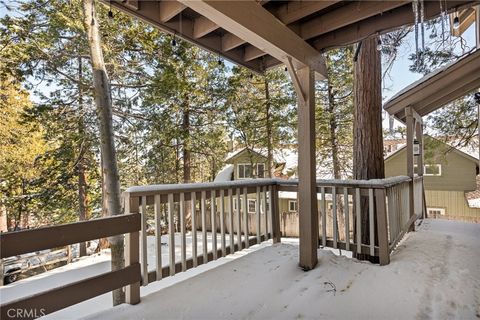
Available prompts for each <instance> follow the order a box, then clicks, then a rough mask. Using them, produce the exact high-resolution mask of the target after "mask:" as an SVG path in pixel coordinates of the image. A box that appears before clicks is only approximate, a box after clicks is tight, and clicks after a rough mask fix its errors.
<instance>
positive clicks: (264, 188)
mask: <svg viewBox="0 0 480 320" xmlns="http://www.w3.org/2000/svg"><path fill="white" fill-rule="evenodd" d="M262 190H263V203H262V206H263V214H264V215H265V240H266V239H269V237H268V214H267V186H264V187H263V188H262Z"/></svg>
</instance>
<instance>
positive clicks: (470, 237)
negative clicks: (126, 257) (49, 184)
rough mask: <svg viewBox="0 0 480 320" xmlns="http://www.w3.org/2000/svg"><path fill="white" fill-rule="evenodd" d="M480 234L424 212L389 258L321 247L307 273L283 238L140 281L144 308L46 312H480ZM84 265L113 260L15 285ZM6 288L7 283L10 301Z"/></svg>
mask: <svg viewBox="0 0 480 320" xmlns="http://www.w3.org/2000/svg"><path fill="white" fill-rule="evenodd" d="M479 241H480V224H468V223H462V222H455V221H443V220H425V221H424V222H423V223H422V224H421V225H420V226H419V227H418V229H417V232H414V233H410V234H408V235H407V237H406V238H405V239H404V240H403V241H402V242H401V243H400V245H399V246H398V249H397V251H396V252H395V253H394V254H393V256H392V259H391V263H390V265H388V266H383V267H380V266H377V265H373V264H370V263H368V262H359V261H356V260H354V259H350V258H347V257H345V256H338V255H335V254H333V253H332V252H331V251H326V250H319V251H318V255H319V260H320V261H319V265H318V266H317V268H315V269H314V270H312V271H309V272H304V271H302V270H301V269H299V268H298V267H297V264H298V244H297V241H296V240H289V239H282V243H281V244H276V245H272V244H271V243H270V242H266V243H263V244H261V245H257V246H253V247H251V248H250V249H248V250H244V251H242V252H238V253H236V254H234V255H231V256H228V257H226V258H221V259H219V260H217V261H214V262H211V263H208V264H207V265H203V266H200V267H198V268H194V269H191V270H188V271H187V272H184V273H179V274H178V275H176V276H174V277H169V278H166V279H164V280H162V281H159V282H154V283H151V284H149V285H148V286H147V287H142V289H141V295H142V301H141V303H140V304H138V305H136V306H130V305H121V306H117V307H115V308H111V307H110V305H111V296H110V294H105V295H102V296H99V297H97V298H94V299H91V300H89V301H85V302H82V303H80V304H77V305H75V306H72V307H70V308H67V309H64V310H61V311H59V312H56V313H53V314H51V315H48V316H47V317H46V318H50V319H78V318H82V317H84V318H85V319H89V320H94V319H98V320H104V319H105V320H109V319H129V320H130V319H158V318H163V319H178V318H184V319H225V318H227V319H245V318H248V319H265V318H275V319H294V318H295V319H297V318H298V319H301V318H305V319H318V318H321V319H323V318H325V319H328V318H332V319H351V318H355V319H455V318H457V319H474V318H478V317H480V273H479V270H480V245H479ZM177 243H178V242H177ZM149 247H151V246H149ZM199 252H201V251H199ZM247 253H248V254H247ZM162 256H163V255H162ZM97 257H98V259H105V255H103V256H102V255H100V256H97ZM92 258H95V257H90V258H88V259H92ZM95 259H96V258H95ZM165 261H167V259H166V258H165V259H164V263H165ZM85 263H86V262H83V261H81V262H79V264H85ZM72 265H74V264H72ZM72 265H70V266H65V267H64V268H68V267H69V268H73V267H72ZM102 266H103V267H102ZM86 268H93V269H95V270H94V271H95V272H105V271H106V270H108V269H109V263H108V261H106V259H105V261H103V262H102V261H98V263H96V264H95V265H93V266H91V265H90V266H82V267H76V268H74V269H71V270H70V271H68V270H67V271H66V272H60V270H59V269H56V270H55V272H49V274H48V275H45V274H43V275H39V276H37V277H32V278H30V279H27V280H28V281H27V282H25V281H22V282H19V283H18V284H17V286H18V285H21V287H19V288H18V289H17V294H19V292H20V291H23V292H24V293H25V290H28V291H30V289H32V287H33V289H35V290H38V289H39V287H41V288H43V289H44V288H47V287H48V286H51V285H52V283H54V284H55V285H57V282H54V281H55V279H56V278H55V277H56V275H57V274H58V273H60V274H63V276H61V278H62V279H63V281H67V280H68V281H72V280H74V279H77V277H82V273H83V274H88V276H91V275H92V274H91V272H93V271H92V270H88V269H86ZM150 268H154V266H152V267H150ZM50 273H51V274H50ZM44 275H45V276H44ZM85 276H87V275H85ZM38 277H40V278H38ZM74 277H75V278H74ZM37 278H38V279H37ZM45 280H47V282H45ZM28 282H30V283H35V282H38V283H37V284H36V285H33V284H28ZM8 287H10V286H7V287H5V288H4V289H2V291H0V292H1V294H2V302H3V301H4V300H3V299H4V292H8V291H5V289H8ZM22 287H23V289H22ZM10 290H13V288H12V289H10ZM12 292H13V291H11V292H10V293H9V294H11V295H12ZM28 293H29V294H31V293H33V292H28Z"/></svg>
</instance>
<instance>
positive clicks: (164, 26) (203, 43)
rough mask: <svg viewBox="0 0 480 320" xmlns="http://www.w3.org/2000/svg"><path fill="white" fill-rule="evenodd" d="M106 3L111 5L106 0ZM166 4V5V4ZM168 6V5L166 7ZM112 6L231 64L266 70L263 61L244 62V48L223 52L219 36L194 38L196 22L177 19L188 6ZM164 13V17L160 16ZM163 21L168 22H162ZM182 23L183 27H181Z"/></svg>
mask: <svg viewBox="0 0 480 320" xmlns="http://www.w3.org/2000/svg"><path fill="white" fill-rule="evenodd" d="M104 2H105V3H107V4H109V2H107V1H106V0H105V1H104ZM164 2H165V3H164ZM165 4H166V5H165ZM111 5H112V6H113V7H115V8H117V9H119V10H121V11H123V12H126V13H128V14H130V15H132V16H136V17H138V18H139V19H141V20H143V21H145V22H147V23H149V24H151V25H154V26H156V27H158V28H159V29H161V30H163V31H165V32H168V33H170V34H176V35H177V36H178V37H181V38H183V39H185V40H186V41H189V42H191V43H193V44H195V45H197V46H199V47H201V48H203V49H205V50H208V51H210V52H212V53H215V54H218V55H221V56H223V57H224V58H225V59H227V60H230V61H231V62H234V63H237V64H239V65H242V66H244V67H246V68H249V69H250V70H253V71H255V72H263V71H264V70H265V68H264V64H263V61H261V60H251V61H244V59H243V57H244V51H243V49H242V48H235V49H232V50H229V51H227V52H224V51H223V50H222V37H221V36H219V35H216V36H209V37H200V38H195V37H194V23H195V22H194V21H193V20H191V19H189V18H187V17H183V18H182V19H179V17H176V16H177V15H178V14H179V13H180V12H182V11H183V10H185V8H186V6H184V5H183V4H181V3H179V2H176V1H141V2H139V6H138V9H133V8H131V7H130V6H126V5H125V4H124V3H122V2H116V1H115V2H111ZM160 12H163V15H162V14H160ZM174 12H177V13H176V14H175V13H174ZM161 19H164V20H168V21H165V22H162V21H161ZM180 23H181V25H180Z"/></svg>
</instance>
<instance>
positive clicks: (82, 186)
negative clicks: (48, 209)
mask: <svg viewBox="0 0 480 320" xmlns="http://www.w3.org/2000/svg"><path fill="white" fill-rule="evenodd" d="M82 76H83V74H82V57H78V80H79V84H78V106H79V118H78V136H79V137H80V139H81V143H80V152H79V155H78V160H77V177H78V220H79V221H85V220H87V219H88V196H87V178H86V173H85V150H86V148H87V146H86V139H85V122H84V121H83V90H82V84H81V82H82ZM79 255H80V257H83V256H86V255H87V244H86V242H81V243H80V250H79Z"/></svg>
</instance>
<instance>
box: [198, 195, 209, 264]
mask: <svg viewBox="0 0 480 320" xmlns="http://www.w3.org/2000/svg"><path fill="white" fill-rule="evenodd" d="M206 197H207V195H206V192H205V190H204V191H202V199H201V201H200V206H201V211H202V249H203V263H207V261H208V239H207V214H206V212H205V211H206V208H205V207H206V204H205V199H206Z"/></svg>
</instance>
